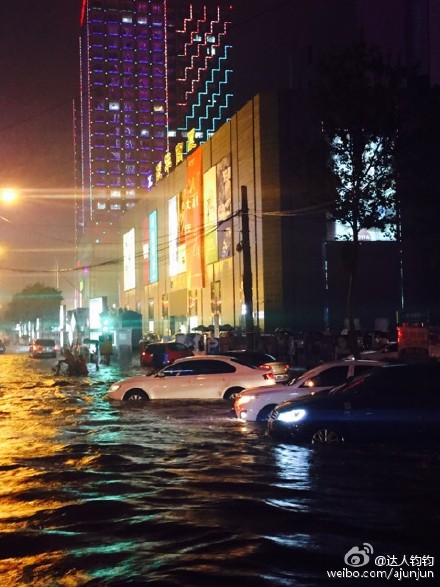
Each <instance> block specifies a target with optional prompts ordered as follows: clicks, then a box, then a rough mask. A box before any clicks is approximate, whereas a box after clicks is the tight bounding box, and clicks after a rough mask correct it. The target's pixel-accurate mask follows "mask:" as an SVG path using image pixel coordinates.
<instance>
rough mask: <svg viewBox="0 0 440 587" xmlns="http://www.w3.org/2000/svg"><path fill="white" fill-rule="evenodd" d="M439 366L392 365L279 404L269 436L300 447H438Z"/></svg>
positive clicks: (269, 425) (271, 423) (269, 424)
mask: <svg viewBox="0 0 440 587" xmlns="http://www.w3.org/2000/svg"><path fill="white" fill-rule="evenodd" d="M439 428H440V364H439V363H421V364H411V365H410V364H408V365H403V364H400V365H399V364H395V365H393V364H389V365H384V366H382V367H380V368H379V369H377V370H375V371H373V372H370V373H368V374H366V375H365V376H361V377H359V378H357V379H354V380H353V381H351V382H348V383H346V384H345V385H341V386H340V387H337V388H336V389H334V390H332V391H331V392H330V393H329V394H325V395H323V394H317V395H315V396H309V397H305V398H301V399H297V400H291V401H287V402H283V403H281V404H279V405H278V406H277V407H276V408H275V409H274V410H273V411H272V413H271V415H270V418H269V421H268V433H269V435H271V436H272V437H274V438H276V439H281V440H283V441H290V442H294V443H298V444H302V443H312V444H341V443H343V442H363V443H382V444H383V443H396V442H397V443H406V444H408V443H409V444H410V445H417V444H419V443H424V442H428V443H429V444H430V443H432V442H433V441H434V442H438V430H439Z"/></svg>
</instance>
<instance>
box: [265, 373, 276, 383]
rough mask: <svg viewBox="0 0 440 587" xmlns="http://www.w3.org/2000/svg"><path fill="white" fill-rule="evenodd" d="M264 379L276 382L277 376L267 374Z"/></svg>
mask: <svg viewBox="0 0 440 587" xmlns="http://www.w3.org/2000/svg"><path fill="white" fill-rule="evenodd" d="M263 377H264V379H266V381H269V380H270V379H272V380H275V375H274V374H273V373H265V374H264V375H263Z"/></svg>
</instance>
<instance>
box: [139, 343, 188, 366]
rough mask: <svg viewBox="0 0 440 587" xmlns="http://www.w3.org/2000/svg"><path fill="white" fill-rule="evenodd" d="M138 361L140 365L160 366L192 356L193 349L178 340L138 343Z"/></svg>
mask: <svg viewBox="0 0 440 587" xmlns="http://www.w3.org/2000/svg"><path fill="white" fill-rule="evenodd" d="M139 352H140V357H139V358H140V363H141V366H142V367H154V368H161V367H165V365H169V364H170V363H173V362H174V361H175V360H176V359H181V358H183V357H192V356H193V355H194V352H193V349H192V348H190V347H187V346H185V345H184V344H182V343H180V342H150V343H147V344H145V343H144V342H143V341H141V343H140V349H139Z"/></svg>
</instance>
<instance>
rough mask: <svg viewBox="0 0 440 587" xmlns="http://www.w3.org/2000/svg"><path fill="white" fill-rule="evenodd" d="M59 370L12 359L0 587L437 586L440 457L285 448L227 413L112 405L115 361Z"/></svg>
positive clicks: (4, 406)
mask: <svg viewBox="0 0 440 587" xmlns="http://www.w3.org/2000/svg"><path fill="white" fill-rule="evenodd" d="M53 363H54V360H53V359H31V358H29V357H27V356H26V354H23V353H22V354H5V355H3V356H0V418H1V420H0V475H1V477H0V479H1V486H0V491H1V501H0V504H1V505H0V524H1V536H0V554H1V559H0V578H1V583H0V584H1V586H2V587H5V586H15V585H32V586H41V587H43V586H44V587H48V586H58V585H62V586H80V585H81V586H82V585H97V586H107V585H109V586H116V585H121V586H125V585H130V586H131V585H147V584H148V585H158V586H170V587H171V586H177V587H184V586H185V587H188V586H189V587H193V586H194V587H195V586H205V585H206V586H208V587H217V586H218V587H220V586H222V587H223V586H224V587H232V586H237V587H246V586H250V587H254V586H255V587H259V586H268V587H269V586H296V585H298V586H299V585H301V586H302V585H304V586H314V585H331V584H335V585H336V584H339V585H350V584H356V585H360V584H362V583H363V582H364V584H365V585H371V586H376V585H381V584H384V585H385V584H388V585H389V584H395V585H397V584H403V585H405V584H406V585H408V586H409V585H414V584H415V581H416V580H417V582H418V584H420V585H428V584H438V577H439V575H440V568H439V563H440V558H439V556H440V553H439V550H440V548H439V536H440V508H439V500H440V456H439V453H438V450H437V449H436V448H426V449H424V450H419V449H417V450H415V449H414V450H408V449H405V450H403V449H398V448H390V447H375V448H358V447H351V448H350V447H343V448H342V449H331V450H328V449H327V450H322V449H321V450H317V449H311V448H307V447H295V446H290V445H285V444H277V443H275V442H274V441H271V440H270V439H269V438H267V437H266V436H265V434H264V428H262V427H261V426H257V425H249V424H247V425H244V424H242V423H240V422H239V421H237V420H236V419H235V418H234V417H233V416H232V413H231V411H230V408H231V406H230V405H229V404H227V403H226V402H193V401H191V402H189V401H186V402H178V403H177V402H176V403H174V402H171V401H168V402H158V401H156V402H154V401H152V402H149V403H147V404H146V405H142V406H137V405H134V406H133V405H126V404H119V403H110V402H109V401H108V400H107V399H106V391H107V389H108V387H109V385H110V383H111V382H113V381H115V380H117V379H118V378H119V370H118V368H117V367H116V366H110V367H101V369H100V370H99V372H98V373H93V374H91V375H90V376H89V377H87V378H83V379H77V380H73V379H70V380H69V378H64V379H63V378H55V377H53V376H52V373H51V370H50V367H51V365H53ZM365 545H367V546H365ZM354 548H357V549H358V550H357V551H356V552H360V553H361V554H360V559H359V557H358V558H357V559H353V558H351V559H350V558H349V557H346V555H347V553H349V551H351V550H352V549H354ZM344 558H345V559H346V560H344ZM360 563H362V564H360ZM379 571H381V572H382V571H386V572H387V575H386V576H385V575H379V574H378V572H379ZM335 572H340V573H342V574H340V575H331V573H335ZM410 572H411V573H416V572H417V573H418V575H416V574H413V575H410V574H407V575H405V573H410ZM329 573H330V575H329ZM350 573H352V574H351V575H350ZM356 573H358V575H356ZM362 573H368V575H363V577H362V579H361V578H359V576H360V575H361V574H362ZM398 573H400V578H398ZM429 573H432V574H431V575H430V574H429ZM338 577H339V578H338Z"/></svg>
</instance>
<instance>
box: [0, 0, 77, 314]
mask: <svg viewBox="0 0 440 587" xmlns="http://www.w3.org/2000/svg"><path fill="white" fill-rule="evenodd" d="M80 7H81V0H19V1H17V0H13V1H6V0H3V1H2V2H1V3H0V74H1V80H2V83H1V89H0V105H1V107H0V187H2V186H5V185H7V186H10V185H12V186H14V187H17V188H20V189H23V190H24V192H22V197H21V202H20V204H18V205H15V206H14V207H8V208H6V207H5V205H3V204H0V216H2V217H3V218H4V219H6V220H0V246H1V249H0V267H3V268H5V267H6V268H8V270H6V271H5V270H2V271H0V278H1V282H0V304H4V303H5V302H8V301H9V299H10V297H11V294H14V293H18V292H19V291H21V290H22V289H23V287H24V285H25V284H26V283H34V282H35V281H40V282H43V283H45V284H46V285H48V286H53V287H55V286H57V284H58V285H59V287H60V289H61V290H65V289H69V285H70V284H69V282H70V281H71V280H72V279H73V277H72V276H71V275H66V277H65V278H64V277H61V278H60V275H58V282H57V276H56V274H52V275H47V274H45V273H41V272H40V273H39V269H44V270H46V269H51V270H55V269H56V267H57V265H58V267H59V268H65V267H71V266H73V259H74V257H73V247H74V230H73V228H74V219H73V205H72V201H71V200H67V199H63V200H47V199H44V198H41V197H39V194H42V195H44V194H45V193H46V192H45V191H44V190H47V189H50V190H60V191H62V192H64V193H65V191H66V190H67V189H69V188H70V189H71V188H73V187H74V169H73V139H72V136H73V135H72V100H73V99H74V98H76V96H77V93H78V88H79V58H78V39H79V15H80ZM38 190H42V191H38ZM50 193H53V192H50ZM27 269H29V271H26V270H27ZM70 289H71V288H70Z"/></svg>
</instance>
